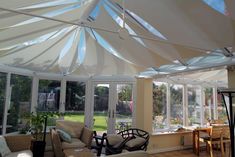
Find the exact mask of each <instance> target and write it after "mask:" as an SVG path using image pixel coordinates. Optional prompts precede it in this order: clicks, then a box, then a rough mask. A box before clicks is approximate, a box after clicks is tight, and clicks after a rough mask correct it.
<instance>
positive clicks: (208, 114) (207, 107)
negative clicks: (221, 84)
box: [203, 87, 214, 125]
mask: <svg viewBox="0 0 235 157" xmlns="http://www.w3.org/2000/svg"><path fill="white" fill-rule="evenodd" d="M204 93H205V103H204V123H203V125H207V124H208V123H209V122H210V121H211V120H213V119H214V115H213V112H214V109H213V108H214V105H213V104H214V101H213V88H209V87H207V88H205V89H204Z"/></svg>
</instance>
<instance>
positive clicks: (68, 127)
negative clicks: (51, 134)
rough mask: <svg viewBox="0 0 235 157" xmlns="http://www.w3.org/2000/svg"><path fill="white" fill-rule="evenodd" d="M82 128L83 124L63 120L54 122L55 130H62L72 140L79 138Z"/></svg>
mask: <svg viewBox="0 0 235 157" xmlns="http://www.w3.org/2000/svg"><path fill="white" fill-rule="evenodd" d="M84 127H85V125H84V123H81V122H73V121H65V120H57V121H56V129H61V130H64V131H65V132H67V133H69V134H70V135H71V137H72V138H75V137H76V138H80V137H81V134H82V131H83V128H84Z"/></svg>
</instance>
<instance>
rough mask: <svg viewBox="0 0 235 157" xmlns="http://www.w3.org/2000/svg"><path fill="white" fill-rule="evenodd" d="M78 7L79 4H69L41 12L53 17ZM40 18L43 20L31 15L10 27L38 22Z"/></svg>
mask: <svg viewBox="0 0 235 157" xmlns="http://www.w3.org/2000/svg"><path fill="white" fill-rule="evenodd" d="M80 7H81V5H80V4H76V5H72V6H69V7H65V8H62V9H58V10H54V11H51V12H48V13H46V14H43V15H42V16H45V17H55V16H58V15H61V14H64V13H66V12H69V11H71V10H74V9H78V8H80ZM42 20H43V19H42V18H39V17H33V18H31V19H29V20H26V21H23V22H20V23H18V24H15V25H13V26H10V27H17V26H22V25H26V24H31V23H34V22H39V21H42Z"/></svg>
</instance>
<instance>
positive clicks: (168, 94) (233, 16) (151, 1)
mask: <svg viewBox="0 0 235 157" xmlns="http://www.w3.org/2000/svg"><path fill="white" fill-rule="evenodd" d="M234 49H235V1H234V0H197V1H195V0H178V1H175V0H158V1H156V0H145V1H143V0H38V1H32V0H24V1H18V0H11V1H2V2H1V3H0V87H1V88H0V126H1V127H0V133H1V134H2V135H3V136H6V135H15V134H18V133H25V130H27V128H26V124H25V119H24V116H25V114H26V113H49V112H50V113H54V114H55V116H53V117H49V118H48V119H47V127H48V128H52V127H54V126H55V123H56V119H64V120H69V121H76V122H82V123H84V124H85V126H86V127H88V128H90V129H91V130H94V131H96V132H97V133H98V134H100V135H102V134H103V133H104V132H105V133H107V134H116V133H117V131H121V130H125V129H128V128H131V127H133V128H139V129H142V130H145V131H147V132H148V133H149V135H150V139H149V143H148V148H147V152H148V153H149V154H156V153H160V152H168V151H175V150H182V149H190V150H192V147H193V145H194V140H193V130H194V129H196V128H200V127H206V126H208V125H209V124H210V123H211V122H212V121H217V122H220V123H221V124H223V125H225V124H226V125H228V123H229V121H228V117H227V111H226V107H225V106H226V103H225V102H224V101H223V97H222V94H221V93H219V92H218V91H220V90H221V89H227V88H230V89H231V88H234V89H235V66H234V65H235V57H234V54H235V51H234ZM27 127H28V126H27ZM192 153H193V151H192Z"/></svg>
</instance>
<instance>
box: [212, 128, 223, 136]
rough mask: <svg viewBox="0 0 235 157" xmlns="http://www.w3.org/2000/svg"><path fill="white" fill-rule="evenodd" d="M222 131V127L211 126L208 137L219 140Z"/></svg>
mask: <svg viewBox="0 0 235 157" xmlns="http://www.w3.org/2000/svg"><path fill="white" fill-rule="evenodd" d="M222 131H223V127H220V126H212V129H211V134H210V137H211V138H212V139H216V138H220V137H221V133H222Z"/></svg>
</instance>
